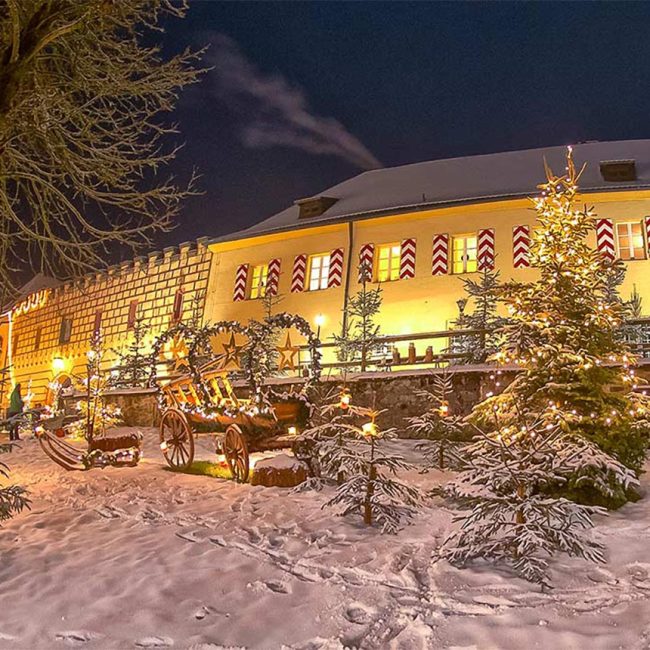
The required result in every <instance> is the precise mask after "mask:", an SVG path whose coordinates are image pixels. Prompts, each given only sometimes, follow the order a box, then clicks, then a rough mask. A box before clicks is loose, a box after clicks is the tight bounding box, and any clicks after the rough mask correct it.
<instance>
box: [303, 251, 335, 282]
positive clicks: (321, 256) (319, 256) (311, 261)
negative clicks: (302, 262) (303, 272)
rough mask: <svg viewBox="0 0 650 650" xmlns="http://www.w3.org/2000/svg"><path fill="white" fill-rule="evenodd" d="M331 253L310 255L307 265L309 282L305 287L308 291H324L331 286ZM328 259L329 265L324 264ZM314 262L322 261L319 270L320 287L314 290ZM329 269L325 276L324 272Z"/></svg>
mask: <svg viewBox="0 0 650 650" xmlns="http://www.w3.org/2000/svg"><path fill="white" fill-rule="evenodd" d="M331 258H332V255H331V253H314V254H313V255H310V256H309V258H308V263H307V282H306V286H305V290H306V291H323V289H327V288H328V285H329V278H330V264H331V262H332V259H331ZM325 259H327V264H323V261H324V260H325ZM314 260H320V262H319V269H318V286H317V287H315V288H312V279H313V278H312V270H313V268H314ZM324 269H327V273H326V274H325V275H324V276H323V270H324Z"/></svg>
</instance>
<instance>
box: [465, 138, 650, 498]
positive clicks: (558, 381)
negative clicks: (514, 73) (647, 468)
mask: <svg viewBox="0 0 650 650" xmlns="http://www.w3.org/2000/svg"><path fill="white" fill-rule="evenodd" d="M578 178H579V173H577V172H576V169H575V166H574V163H573V160H572V157H571V151H570V150H569V153H568V156H567V169H566V174H565V175H563V176H559V177H558V176H555V175H554V174H553V173H552V171H551V170H550V169H548V168H547V182H546V183H544V184H543V185H541V186H540V188H541V190H542V193H541V195H540V196H539V197H537V198H535V199H533V204H534V207H535V210H536V212H537V220H538V225H537V227H536V228H535V229H534V230H533V234H532V238H531V239H532V243H531V263H532V265H533V266H534V267H536V269H537V271H538V274H539V279H538V280H536V281H534V282H529V283H519V282H510V283H507V284H505V285H504V286H503V288H502V290H501V300H503V301H504V303H505V304H506V306H507V309H508V312H509V315H510V320H509V323H508V324H507V325H506V326H505V327H504V328H502V333H503V345H502V347H501V349H500V350H499V351H498V352H497V353H496V354H495V355H493V359H495V360H496V361H498V362H500V363H505V364H513V365H515V366H517V367H519V368H520V370H521V371H520V372H517V373H516V376H515V379H514V380H513V381H512V383H511V384H510V385H509V386H508V387H507V388H506V389H505V390H504V391H503V392H502V393H500V394H498V395H495V396H492V397H490V398H488V399H487V400H485V401H484V402H482V403H480V404H479V405H477V406H476V407H475V409H474V411H473V414H472V420H473V422H474V423H475V424H477V425H478V426H480V427H481V428H482V429H483V430H484V431H486V433H488V434H490V433H491V432H492V431H493V430H494V429H493V427H494V426H495V419H494V414H495V412H498V413H499V414H500V422H501V426H510V425H517V426H519V425H520V423H521V420H522V417H523V419H524V420H525V422H526V423H527V425H529V424H530V422H531V421H533V420H535V421H536V420H541V421H543V422H545V423H548V424H549V425H553V426H555V425H556V424H557V425H558V426H560V427H561V428H562V431H563V432H565V433H570V434H576V435H579V436H582V437H584V438H585V439H586V440H589V441H592V442H594V443H596V444H597V445H598V446H599V447H600V448H601V449H602V450H603V451H605V452H607V453H610V454H612V455H613V456H615V457H616V458H617V459H618V460H619V461H621V462H622V463H624V464H625V465H627V466H628V467H630V468H632V469H634V470H635V471H639V470H640V468H641V465H642V463H643V460H644V458H645V453H646V447H647V443H648V433H649V432H650V422H649V421H648V413H649V408H648V401H647V398H646V397H645V396H644V395H642V394H639V393H638V392H634V389H635V388H637V387H638V384H639V380H638V379H637V378H636V375H635V372H634V368H633V365H634V361H635V359H634V356H633V355H632V354H631V353H630V351H629V350H628V349H627V347H626V345H625V344H624V342H623V341H622V340H621V337H620V336H618V334H617V331H618V329H619V328H620V327H621V324H622V321H623V316H624V305H623V302H622V301H620V300H618V299H616V298H615V297H614V295H613V293H612V286H615V285H616V278H614V277H613V276H614V275H616V274H618V268H617V265H612V263H611V262H610V261H608V260H607V259H606V258H605V257H604V256H602V255H600V254H599V252H598V251H596V250H594V249H593V248H591V247H590V246H589V244H588V243H587V237H588V236H589V235H590V234H591V233H592V231H593V230H594V227H595V223H594V214H593V212H592V211H591V210H589V209H586V208H585V209H579V208H577V207H576V201H577V196H576V195H577V192H578ZM522 414H523V416H522ZM609 478H610V481H611V483H612V485H611V487H612V491H608V492H607V494H604V495H600V496H599V494H598V493H599V492H600V489H599V487H600V486H602V484H603V482H602V481H601V480H600V478H599V470H598V468H596V467H592V466H590V465H589V464H588V463H587V462H586V463H585V464H584V465H583V467H582V468H581V469H580V470H578V471H577V472H576V474H575V476H574V478H573V480H572V481H569V483H568V484H566V485H565V489H568V490H570V491H572V492H573V494H572V495H573V496H574V498H579V499H581V500H585V501H590V500H592V501H593V502H599V499H601V497H602V498H605V502H606V503H607V504H608V505H617V504H620V503H622V502H624V501H625V499H626V496H627V494H626V489H625V488H626V485H625V484H624V483H618V482H617V474H616V473H614V474H612V475H611V476H610V477H609Z"/></svg>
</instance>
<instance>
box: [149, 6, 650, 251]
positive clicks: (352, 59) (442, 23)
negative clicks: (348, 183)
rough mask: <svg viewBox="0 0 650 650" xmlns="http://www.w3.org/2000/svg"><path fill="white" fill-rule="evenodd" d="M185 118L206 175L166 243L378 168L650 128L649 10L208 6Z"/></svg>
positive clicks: (200, 19) (179, 35)
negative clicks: (205, 49) (204, 68)
mask: <svg viewBox="0 0 650 650" xmlns="http://www.w3.org/2000/svg"><path fill="white" fill-rule="evenodd" d="M164 44H165V47H166V48H167V49H168V51H173V50H177V49H180V48H182V47H184V46H186V45H190V46H192V47H195V48H196V47H197V46H200V45H204V44H210V46H211V47H210V52H209V54H208V55H206V59H205V62H206V64H207V65H210V66H214V70H213V71H211V72H210V73H208V74H207V75H206V76H205V78H204V80H203V82H202V83H201V84H199V85H197V86H195V87H193V88H191V89H190V90H189V91H185V93H184V95H183V97H182V99H181V101H180V103H179V107H178V110H177V112H176V115H175V118H176V119H177V120H178V123H179V126H180V129H181V132H182V138H183V139H184V141H185V143H186V144H185V148H184V149H183V150H182V152H181V153H180V155H179V157H178V160H177V161H176V163H175V165H174V170H173V171H174V172H176V173H178V174H179V175H181V176H185V175H187V173H188V170H189V169H190V168H191V167H192V166H196V167H197V168H198V170H199V171H200V173H201V174H202V179H201V188H202V190H203V191H204V192H205V194H204V195H203V196H202V197H198V198H194V199H191V200H190V201H188V202H187V204H186V206H185V209H184V213H183V216H182V217H181V222H180V224H179V227H178V228H177V229H176V230H175V231H174V232H173V233H170V234H168V235H166V236H165V237H164V239H161V241H160V243H161V245H163V244H164V245H167V244H172V243H177V242H180V241H186V240H189V239H194V238H196V237H200V236H204V235H207V236H216V235H219V234H222V233H226V232H230V231H234V230H238V229H241V228H245V227H247V226H249V225H252V224H253V223H256V222H258V221H261V220H262V219H264V218H266V217H268V216H270V215H272V214H274V213H275V212H277V211H279V210H281V209H283V208H285V207H287V206H288V205H290V204H291V203H292V202H293V200H294V199H297V198H300V197H304V196H309V195H311V194H314V193H317V192H318V191H320V190H322V189H324V188H326V187H328V186H330V185H333V184H335V183H337V182H340V181H342V180H344V179H345V178H348V177H350V176H353V175H355V174H357V173H360V172H362V171H364V169H369V168H371V167H373V166H376V165H378V164H380V165H382V166H394V165H401V164H405V163H410V162H417V161H421V160H432V159H436V158H448V157H454V156H464V155H471V154H480V153H490V152H496V151H506V150H511V149H523V148H529V147H541V146H550V145H557V144H569V143H572V142H582V141H587V140H620V139H632V138H648V137H650V109H649V107H650V5H649V4H647V3H638V4H631V3H627V2H626V3H610V4H603V3H587V2H579V3H575V4H574V3H513V4H511V3H467V4H466V3H423V2H421V3H406V2H395V3H375V2H355V3H337V2H310V3H299V2H282V3H250V2H227V3H221V2H208V1H196V2H192V3H191V6H190V11H189V14H188V16H187V18H186V19H184V20H182V21H178V20H175V21H173V22H170V23H169V25H168V29H167V33H166V34H165V35H164Z"/></svg>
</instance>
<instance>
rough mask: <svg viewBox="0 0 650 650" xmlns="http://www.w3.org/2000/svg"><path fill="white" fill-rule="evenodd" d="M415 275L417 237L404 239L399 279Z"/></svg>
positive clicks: (401, 249) (406, 278) (407, 278)
mask: <svg viewBox="0 0 650 650" xmlns="http://www.w3.org/2000/svg"><path fill="white" fill-rule="evenodd" d="M414 277H415V239H404V240H403V241H402V245H401V248H400V257H399V279H400V280H410V279H411V278H414Z"/></svg>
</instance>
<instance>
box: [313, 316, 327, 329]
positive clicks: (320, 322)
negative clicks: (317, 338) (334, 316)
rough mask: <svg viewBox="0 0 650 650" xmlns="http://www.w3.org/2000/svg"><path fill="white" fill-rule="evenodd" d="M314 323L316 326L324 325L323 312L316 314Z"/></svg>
mask: <svg viewBox="0 0 650 650" xmlns="http://www.w3.org/2000/svg"><path fill="white" fill-rule="evenodd" d="M314 323H316V327H322V326H323V325H325V316H324V315H323V314H316V318H314Z"/></svg>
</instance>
